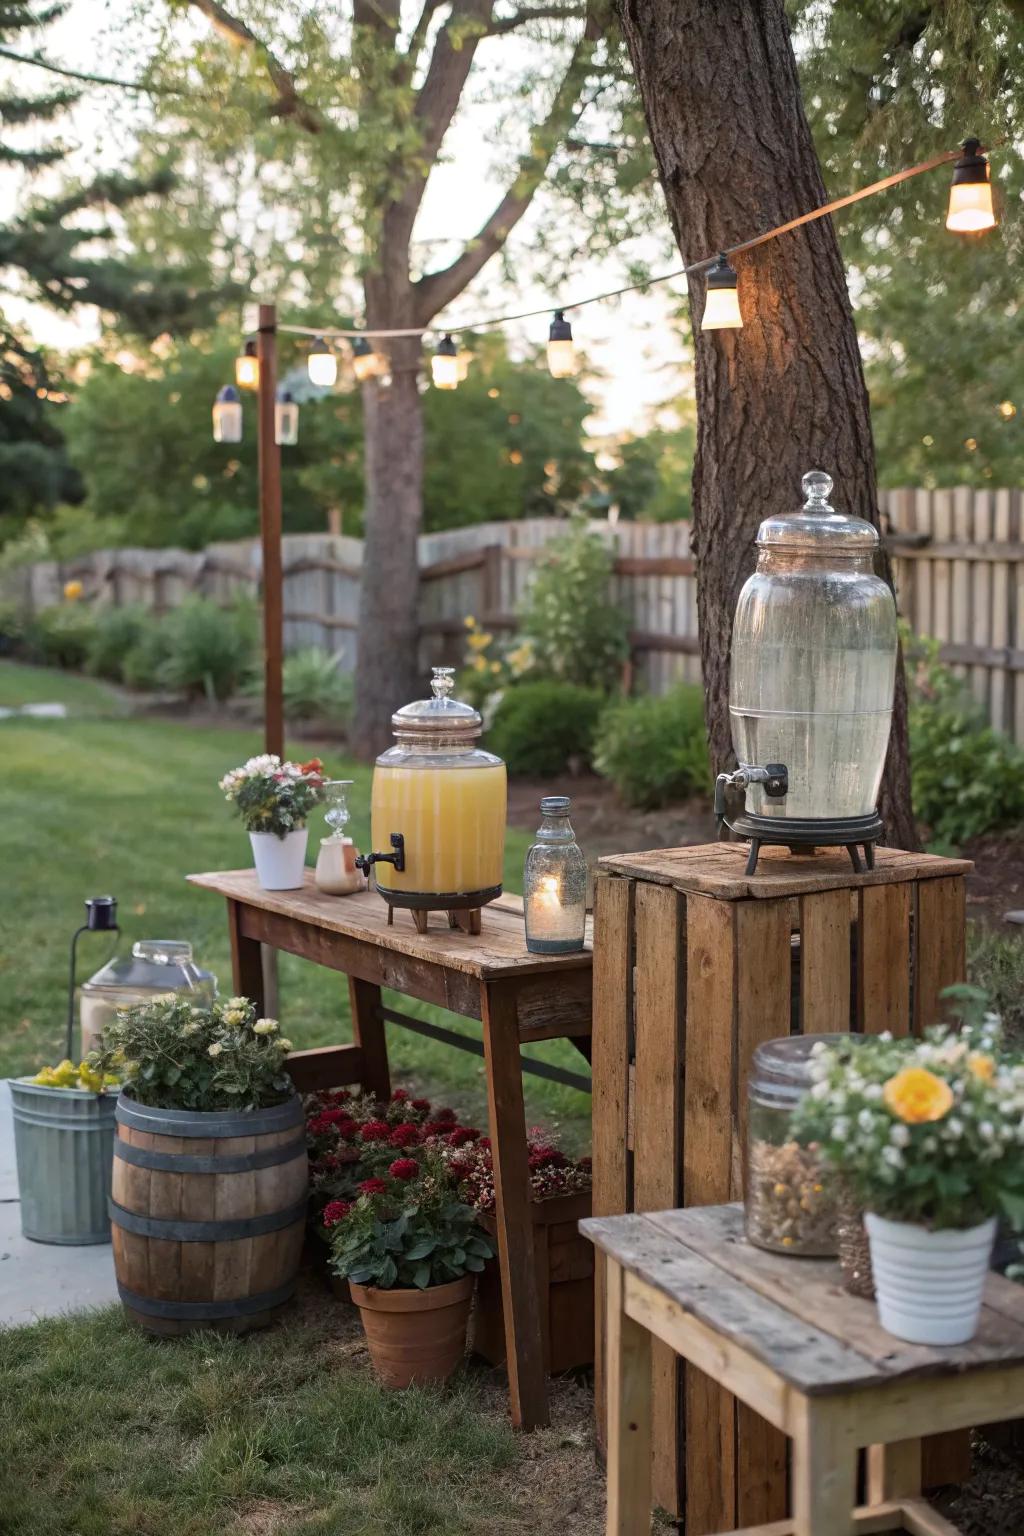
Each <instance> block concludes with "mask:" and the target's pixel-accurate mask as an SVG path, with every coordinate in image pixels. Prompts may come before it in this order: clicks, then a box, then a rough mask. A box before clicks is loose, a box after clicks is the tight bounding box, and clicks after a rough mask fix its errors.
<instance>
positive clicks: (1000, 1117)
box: [792, 987, 1024, 1345]
mask: <svg viewBox="0 0 1024 1536" xmlns="http://www.w3.org/2000/svg"><path fill="white" fill-rule="evenodd" d="M946 995H947V997H948V998H949V1001H950V1006H951V1010H952V1011H955V1012H958V1013H959V1014H960V1016H961V1018H962V1025H961V1027H960V1028H959V1029H957V1028H953V1027H947V1026H939V1027H937V1028H935V1029H930V1030H928V1031H927V1032H926V1034H925V1036H924V1038H923V1039H920V1040H913V1039H904V1040H893V1039H892V1037H891V1036H890V1035H888V1034H883V1035H878V1036H874V1037H868V1038H863V1037H862V1038H860V1039H859V1040H858V1039H857V1038H856V1037H852V1038H851V1041H850V1042H849V1043H847V1042H843V1043H842V1044H840V1045H838V1046H833V1047H831V1048H827V1049H824V1050H822V1051H821V1052H820V1053H819V1054H818V1056H817V1058H816V1060H815V1063H814V1068H813V1070H814V1076H815V1078H816V1082H815V1085H814V1087H813V1088H812V1090H811V1092H810V1093H809V1094H808V1095H807V1097H806V1098H805V1099H804V1100H803V1102H802V1103H801V1105H800V1106H799V1108H798V1109H797V1110H796V1111H795V1113H794V1116H793V1122H792V1126H793V1132H794V1134H795V1135H796V1136H797V1138H798V1139H799V1140H801V1141H802V1142H804V1143H805V1144H808V1143H811V1142H814V1143H817V1144H818V1145H819V1146H820V1147H821V1149H822V1151H823V1152H824V1155H825V1156H826V1158H827V1159H828V1160H829V1161H830V1162H831V1163H832V1164H834V1166H835V1167H836V1168H837V1170H838V1172H839V1174H840V1175H841V1177H842V1179H843V1181H844V1183H845V1186H846V1187H847V1189H848V1190H849V1191H850V1192H851V1194H852V1195H853V1197H854V1199H855V1200H857V1201H858V1202H859V1203H860V1205H861V1207H862V1208H863V1210H864V1212H865V1224H866V1227H867V1233H868V1240H869V1243H870V1247H871V1264H872V1269H873V1272H874V1282H875V1291H876V1295H877V1300H878V1314H879V1320H880V1322H881V1324H882V1326H883V1328H885V1329H886V1330H887V1331H888V1332H889V1333H891V1334H893V1335H895V1337H896V1338H899V1339H906V1340H907V1341H908V1342H910V1343H913V1344H933V1345H952V1344H965V1343H966V1342H967V1341H968V1340H969V1339H971V1338H973V1336H974V1334H975V1332H976V1330H977V1326H978V1316H979V1313H980V1310H981V1304H982V1299H983V1293H984V1287H985V1276H986V1274H987V1273H988V1268H989V1262H990V1259H991V1255H992V1247H993V1243H994V1241H995V1234H996V1227H997V1224H998V1217H999V1216H1000V1214H1002V1215H1005V1216H1007V1217H1008V1218H1009V1220H1010V1221H1011V1223H1012V1224H1013V1225H1014V1226H1018V1227H1019V1226H1020V1225H1021V1224H1022V1223H1024V1059H1022V1058H1021V1057H1020V1056H1019V1055H1018V1054H1013V1053H1011V1052H1009V1051H1008V1050H1006V1049H1005V1048H1004V1046H1003V1043H1002V1030H1001V1025H1000V1021H999V1019H998V1018H997V1017H996V1016H995V1015H994V1014H991V1013H986V1012H985V1002H986V999H985V995H984V994H983V993H981V992H979V991H978V990H977V989H976V988H973V987H955V988H954V987H951V988H949V989H948V991H947V994H946Z"/></svg>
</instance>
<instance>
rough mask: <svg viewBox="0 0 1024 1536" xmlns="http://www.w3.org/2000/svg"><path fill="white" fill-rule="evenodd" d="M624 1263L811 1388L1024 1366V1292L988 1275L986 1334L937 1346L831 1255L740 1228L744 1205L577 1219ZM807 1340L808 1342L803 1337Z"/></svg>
mask: <svg viewBox="0 0 1024 1536" xmlns="http://www.w3.org/2000/svg"><path fill="white" fill-rule="evenodd" d="M580 1227H581V1231H583V1232H584V1233H585V1234H586V1236H587V1237H589V1238H590V1239H591V1241H592V1242H594V1243H596V1244H597V1246H598V1247H599V1248H601V1249H602V1250H603V1251H604V1252H605V1253H607V1254H608V1255H609V1256H610V1257H612V1258H614V1259H615V1260H617V1261H618V1262H619V1263H620V1264H622V1265H623V1267H624V1268H625V1269H626V1270H627V1271H630V1272H632V1273H634V1274H637V1275H639V1276H640V1277H641V1278H642V1279H644V1280H646V1281H647V1282H648V1283H649V1284H650V1285H652V1286H654V1287H655V1289H657V1290H659V1291H660V1292H662V1294H664V1295H666V1296H669V1297H671V1298H672V1299H673V1300H675V1301H676V1302H677V1303H678V1304H679V1305H680V1306H681V1307H682V1308H683V1310H684V1311H685V1312H688V1313H690V1314H691V1315H693V1316H695V1317H697V1318H698V1319H699V1320H700V1321H701V1322H703V1323H705V1324H707V1325H708V1326H709V1327H711V1328H714V1329H716V1330H718V1331H720V1332H722V1333H723V1334H724V1335H725V1336H726V1337H728V1338H730V1339H732V1340H734V1342H735V1343H737V1344H738V1345H739V1346H740V1347H741V1348H743V1349H745V1350H747V1351H749V1352H750V1353H751V1354H752V1355H754V1356H755V1357H756V1358H757V1359H760V1360H762V1361H763V1362H764V1363H765V1364H766V1365H768V1366H769V1367H770V1368H771V1369H773V1370H775V1371H777V1372H778V1374H779V1375H780V1376H781V1377H782V1378H783V1379H784V1380H786V1381H788V1382H790V1383H791V1384H792V1385H793V1386H795V1387H797V1388H798V1389H799V1390H800V1391H802V1392H806V1393H808V1394H809V1395H820V1394H824V1393H828V1392H841V1391H843V1390H845V1389H847V1388H848V1387H850V1386H851V1385H867V1384H870V1383H872V1382H874V1383H876V1384H877V1383H880V1382H891V1381H892V1380H893V1379H894V1378H901V1379H910V1378H915V1377H921V1376H928V1375H947V1376H948V1375H956V1374H958V1373H960V1372H963V1371H966V1370H976V1369H979V1368H986V1367H990V1368H998V1367H999V1366H1001V1365H1002V1366H1006V1365H1020V1364H1022V1363H1024V1289H1022V1288H1021V1287H1020V1286H1017V1285H1014V1284H1013V1282H1012V1281H1009V1280H1004V1279H1003V1278H1002V1277H1001V1276H998V1275H994V1274H993V1275H990V1276H989V1279H988V1283H987V1287H986V1297H985V1306H984V1307H983V1309H982V1318H981V1324H980V1327H979V1330H978V1333H977V1335H976V1336H975V1338H974V1339H972V1340H971V1341H970V1343H968V1344H963V1345H958V1346H955V1347H952V1348H949V1349H936V1348H932V1347H930V1346H925V1345H919V1344H907V1343H904V1342H903V1341H902V1340H900V1339H896V1338H894V1337H893V1336H892V1335H891V1334H889V1333H886V1332H885V1330H884V1329H883V1328H882V1327H881V1325H880V1324H879V1322H878V1316H877V1312H876V1310H875V1306H874V1304H873V1303H872V1302H868V1301H863V1300H861V1299H859V1298H858V1297H855V1296H850V1295H848V1294H847V1292H846V1291H844V1290H843V1289H842V1285H841V1283H840V1276H839V1267H838V1265H837V1264H835V1263H833V1262H832V1261H831V1260H825V1259H796V1258H792V1259H791V1258H787V1257H785V1256H784V1255H781V1254H772V1253H767V1252H765V1251H764V1250H763V1249H760V1248H755V1247H754V1246H753V1245H752V1244H749V1243H747V1242H746V1240H745V1238H744V1237H743V1208H742V1206H741V1205H738V1204H736V1205H720V1206H704V1207H694V1208H692V1209H689V1210H675V1211H659V1212H653V1213H650V1214H648V1215H631V1216H618V1217H604V1218H594V1219H593V1220H591V1221H584V1222H581V1224H580ZM801 1339H802V1340H803V1344H802V1347H801V1348H798V1347H797V1343H798V1340H801Z"/></svg>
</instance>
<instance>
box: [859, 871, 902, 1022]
mask: <svg viewBox="0 0 1024 1536" xmlns="http://www.w3.org/2000/svg"><path fill="white" fill-rule="evenodd" d="M859 898H860V905H859V916H858V922H859V925H860V936H859V942H858V946H857V1007H858V1015H859V1020H860V1027H861V1029H862V1030H864V1032H865V1034H869V1035H880V1034H882V1033H883V1031H885V1030H889V1031H890V1033H891V1034H893V1035H908V1034H909V1033H910V979H911V954H910V914H911V907H912V888H911V886H910V885H909V884H904V885H880V886H873V887H869V888H867V889H865V890H862V891H860V892H859Z"/></svg>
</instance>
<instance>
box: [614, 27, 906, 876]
mask: <svg viewBox="0 0 1024 1536" xmlns="http://www.w3.org/2000/svg"><path fill="white" fill-rule="evenodd" d="M618 3H619V10H620V14H621V20H622V25H623V30H624V33H625V36H626V40H627V43H628V47H629V51H630V55H631V57H632V61H633V67H634V71H635V73H636V77H637V81H638V83H639V87H640V91H641V94H642V97H643V103H644V109H645V112H646V116H647V123H648V128H649V131H650V136H651V141H652V144H653V146H654V152H655V156H656V159H657V164H658V171H659V175H660V179H661V183H662V187H663V189H664V193H665V199H666V202H667V204H668V211H669V217H670V219H671V222H672V228H673V231H674V233H675V237H676V240H677V242H678V244H679V248H680V251H681V252H682V254H683V258H684V260H686V261H696V260H700V259H702V258H703V257H706V256H710V255H714V254H715V253H716V252H717V251H719V250H722V249H724V248H726V247H728V246H730V245H734V244H738V243H739V242H740V241H742V240H745V239H748V238H749V237H750V236H751V235H754V234H758V233H760V232H761V231H762V230H765V229H768V228H771V227H772V226H773V225H775V224H780V223H782V222H784V221H785V220H786V219H789V218H792V217H794V216H795V215H796V214H798V213H802V212H804V211H806V210H807V209H809V208H813V207H816V206H818V205H819V204H821V203H823V202H825V201H826V200H827V195H826V192H825V186H824V183H823V181H822V177H821V170H820V167H819V165H818V159H817V155H816V154H815V151H814V144H813V141H812V138H811V133H810V129H809V127H808V124H807V119H806V117H805V115H804V110H803V103H802V100H801V95H800V85H799V80H798V77H797V70H796V61H795V58H794V55H793V48H792V43H791V41H790V35H789V27H788V24H787V21H786V16H785V11H784V6H783V0H731V3H729V4H726V5H712V4H710V3H709V0H618ZM735 265H736V267H737V270H738V272H739V295H740V308H741V312H742V315H743V329H742V330H738V331H712V332H709V333H708V334H707V335H701V333H700V331H699V323H700V316H701V314H702V312H703V308H704V293H705V279H704V277H703V275H700V276H697V277H695V278H691V279H690V281H689V289H690V312H691V316H692V319H693V334H694V353H695V362H696V382H697V452H696V459H695V462H694V471H693V546H694V552H695V556H696V562H697V612H698V621H699V626H700V641H701V663H702V666H703V673H704V687H705V700H706V702H705V715H706V721H707V727H708V738H709V743H710V748H711V757H712V761H713V763H714V767H715V771H716V772H718V771H720V770H722V769H723V768H725V767H727V766H729V765H731V764H732V763H733V762H734V761H735V758H734V755H733V750H732V740H731V734H730V728H729V712H728V694H729V653H730V645H731V634H732V619H733V612H734V610H735V607H736V600H737V597H738V596H739V591H740V588H741V586H742V585H743V583H744V581H745V580H746V578H747V576H748V575H749V574H750V571H751V570H752V569H753V565H754V557H755V549H754V538H755V535H756V533H757V528H758V525H759V523H760V522H761V520H762V519H763V518H764V517H765V516H767V515H768V514H769V513H770V512H772V511H776V510H779V509H784V508H786V507H789V506H799V504H800V499H799V498H800V479H801V476H802V475H803V474H804V472H805V471H806V470H808V469H812V468H821V469H826V470H828V472H829V474H831V475H832V476H833V478H834V480H835V484H836V490H835V497H834V499H835V502H836V505H837V506H840V507H842V508H843V509H844V510H846V511H849V512H852V513H855V514H857V515H858V516H860V517H864V518H867V519H868V520H869V521H870V522H872V523H874V525H875V526H876V527H878V526H879V519H878V501H877V495H876V488H875V458H874V446H873V443H872V437H871V421H870V415H869V410H868V396H867V390H866V388H865V385H864V372H863V368H862V366H861V358H860V351H859V348H858V344H857V332H856V327H855V325H854V320H853V312H852V308H851V305H850V300H849V294H848V292H847V287H846V273H845V269H844V267H843V261H842V257H841V255H840V252H839V244H838V241H837V239H836V234H835V230H834V228H833V225H832V221H831V219H822V220H819V221H818V222H817V223H815V224H810V225H807V226H805V227H803V228H801V229H799V230H795V231H793V232H792V233H790V234H788V235H783V236H780V237H779V238H778V239H776V240H771V241H769V242H768V243H767V244H765V245H763V246H759V247H758V248H757V249H756V250H753V251H750V252H748V253H746V254H745V255H743V256H742V257H738V258H737V259H736V262H735ZM879 569H880V571H881V573H882V574H883V575H884V576H885V577H886V579H887V580H888V581H889V582H890V584H891V581H892V577H891V571H890V567H889V561H888V557H887V556H886V555H885V554H884V552H883V553H882V555H881V556H880V563H879ZM881 811H882V815H883V817H884V818H885V823H886V832H887V836H888V840H889V841H890V842H891V843H894V844H897V845H898V846H900V847H904V848H913V847H915V846H916V834H915V829H914V823H913V817H912V814H911V808H910V772H909V758H908V742H907V719H906V687H905V681H904V676H903V668H902V665H900V666H899V667H898V668H897V690H896V702H895V709H894V713H893V729H892V736H891V739H890V746H889V756H888V760H887V763H886V770H885V778H884V782H883V786H882V796H881Z"/></svg>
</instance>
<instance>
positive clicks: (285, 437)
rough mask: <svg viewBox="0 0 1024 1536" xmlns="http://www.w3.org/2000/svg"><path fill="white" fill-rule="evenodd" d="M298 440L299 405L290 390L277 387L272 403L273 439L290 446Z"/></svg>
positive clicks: (279, 443)
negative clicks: (275, 396) (275, 398)
mask: <svg viewBox="0 0 1024 1536" xmlns="http://www.w3.org/2000/svg"><path fill="white" fill-rule="evenodd" d="M298 440H299V407H298V405H297V404H296V402H295V399H294V397H293V396H292V393H291V391H290V390H287V389H279V390H278V392H277V400H276V401H275V403H274V441H275V442H276V443H277V444H278V445H279V446H283V447H286V448H292V447H294V446H295V444H296V443H297V442H298Z"/></svg>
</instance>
